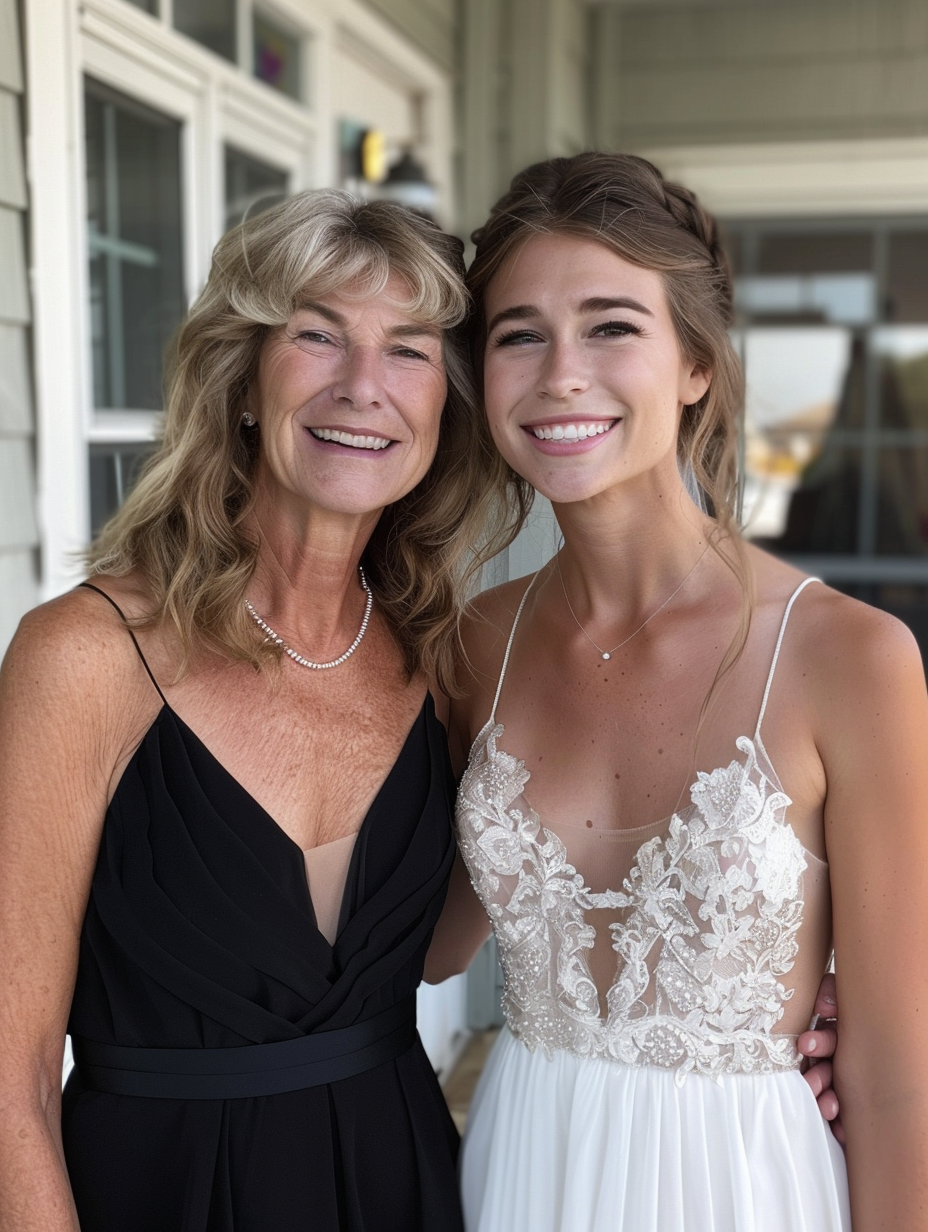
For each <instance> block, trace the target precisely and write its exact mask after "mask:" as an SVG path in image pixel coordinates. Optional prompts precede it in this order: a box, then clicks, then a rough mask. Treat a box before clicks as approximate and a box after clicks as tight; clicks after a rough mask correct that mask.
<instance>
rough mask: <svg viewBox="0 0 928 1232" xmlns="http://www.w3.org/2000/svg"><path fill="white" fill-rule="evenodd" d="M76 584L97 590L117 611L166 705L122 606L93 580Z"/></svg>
mask: <svg viewBox="0 0 928 1232" xmlns="http://www.w3.org/2000/svg"><path fill="white" fill-rule="evenodd" d="M78 586H83V587H84V589H85V590H95V591H96V592H97V594H98V595H102V596H103V598H104V599H105V600H106V601H107V603H108V604H109V605H110V607H114V608H115V609H116V611H117V612H118V613H119V616H120V619H121V620H122V623H123V624H124V625H125V626H126V632H127V633H128V634H129V636H130V637H131V638H132V645H133V646H134V647H135V651H136V654H137V655H138V656H139V658H140V659H141V660H142V666H143V667H144V668H145V671H146V672H148V679H149V680H150V681H151V682H152V684H153V685H154V686H155V692H156V693H157V694H158V696H159V697H160V698H161V700H162V701H163V702H164V704H165V705H166V706H167V705H168V699H167V698H166V697H165V696H164V694H163V693H162V692H161V686H160V685H159V684H158V681H157V680H156V679H155V676H154V672H152V670H151V668H150V667H149V666H148V660H147V659H146V658H145V656H144V655H143V654H142V647H141V646H140V645H139V643H138V638H137V637H136V636H135V634H134V633H133V632H132V629H131V627H130V625H129V622H128V620H127V619H126V614H125V612H124V611H123V610H122V608H121V607H120V606H119V604H118V603H117V602H116V600H115V599H111V598H110V596H109V595H108V594H107V593H106V591H105V590H101V589H100V587H99V586H94V584H93V582H78ZM168 708H169V709H170V707H168Z"/></svg>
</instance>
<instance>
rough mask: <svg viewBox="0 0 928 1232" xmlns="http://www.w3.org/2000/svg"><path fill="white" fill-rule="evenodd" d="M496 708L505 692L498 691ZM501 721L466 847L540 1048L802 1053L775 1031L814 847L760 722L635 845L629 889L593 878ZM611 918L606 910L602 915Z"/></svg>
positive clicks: (678, 1066)
mask: <svg viewBox="0 0 928 1232" xmlns="http://www.w3.org/2000/svg"><path fill="white" fill-rule="evenodd" d="M494 710H495V707H494ZM502 734H503V727H502V724H499V723H496V722H494V721H493V720H492V719H491V721H490V722H489V723H488V724H487V725H486V726H485V727H484V728H483V730H482V731H481V733H480V734H479V735H478V737H477V739H476V741H475V743H474V746H473V749H472V750H471V757H470V762H469V764H468V768H467V771H466V772H465V774H464V777H463V780H462V783H461V789H460V793H459V798H458V813H457V816H458V832H459V841H460V846H461V851H462V853H463V855H464V859H465V861H466V863H467V866H468V869H469V871H470V876H471V879H472V881H473V884H474V887H475V889H476V891H477V894H478V895H479V897H480V899H481V900H482V902H483V904H484V906H485V907H486V910H487V912H488V913H489V915H490V918H491V920H492V922H493V926H494V929H495V932H496V937H497V942H498V946H499V954H500V961H501V963H502V967H503V972H504V976H505V989H504V993H503V1011H504V1014H505V1017H506V1021H507V1023H508V1025H509V1028H510V1030H511V1031H512V1032H513V1034H514V1035H515V1036H517V1037H518V1038H519V1039H520V1040H521V1041H522V1042H523V1043H524V1044H525V1045H526V1046H527V1047H528V1048H530V1049H533V1050H534V1049H536V1048H541V1049H543V1050H544V1052H545V1053H547V1054H549V1055H550V1054H552V1053H554V1052H555V1051H558V1050H566V1051H569V1052H572V1053H575V1054H577V1055H579V1056H583V1057H587V1056H598V1057H604V1058H612V1059H614V1060H616V1061H620V1062H623V1063H625V1064H629V1065H657V1066H663V1067H666V1068H673V1069H675V1070H676V1078H677V1081H678V1082H680V1083H682V1082H683V1080H684V1079H685V1077H686V1075H687V1074H688V1073H690V1072H696V1073H700V1074H706V1075H710V1076H718V1075H720V1074H723V1073H761V1072H763V1073H768V1072H772V1071H776V1070H782V1069H791V1068H795V1067H796V1066H797V1065H798V1063H799V1057H798V1054H797V1052H796V1047H795V1037H794V1036H792V1035H786V1034H775V1033H774V1028H775V1026H776V1025H777V1023H778V1021H779V1020H780V1018H781V1017H782V1015H783V1010H784V1006H785V1004H786V1002H787V1001H788V1000H789V998H790V997H791V996H792V990H791V989H788V988H787V987H786V986H785V985H784V984H783V982H782V980H781V977H782V976H784V975H786V974H787V973H788V972H789V971H790V970H791V968H792V966H793V963H794V960H795V958H796V954H797V949H798V945H797V933H798V931H799V927H800V924H801V922H802V915H803V899H802V875H803V872H804V870H805V868H806V857H805V852H804V849H803V847H802V845H801V844H800V842H799V839H798V838H797V836H796V834H795V832H794V831H793V829H792V827H791V826H790V824H789V823H788V821H787V820H786V816H785V814H786V809H787V807H788V806H789V804H790V800H789V798H788V797H787V796H786V795H785V794H784V793H783V791H782V790H780V787H779V784H778V782H777V781H776V778H775V774H774V772H773V769H772V767H771V766H770V765H769V762H768V761H767V758H766V754H765V753H764V750H763V745H762V743H761V742H760V738H759V733H758V734H757V735H756V737H755V739H754V740H751V739H748V738H747V737H741V738H740V739H739V740H738V741H737V747H738V750H739V751H740V753H741V754H742V755H743V761H741V760H737V759H736V760H733V761H732V762H731V763H730V765H728V766H724V767H719V768H718V769H716V770H713V771H712V772H711V773H702V772H701V773H700V774H699V775H698V777H697V780H696V782H695V783H694V784H693V785H692V787H691V788H690V797H691V803H690V805H689V806H688V807H686V808H685V809H682V810H680V811H679V812H677V813H675V814H674V815H673V817H672V818H671V819H670V821H669V822H668V823H667V824H666V826H665V827H664V828H663V833H659V834H657V835H656V836H655V837H652V838H650V839H648V840H646V841H645V842H643V843H642V844H641V846H640V847H639V848H638V850H637V851H636V852H635V854H634V857H633V859H632V862H631V868H630V872H629V874H628V876H627V877H626V878H625V880H624V883H623V884H622V887H621V889H616V890H611V889H610V890H607V891H605V892H593V891H592V890H591V889H590V888H589V887H588V885H587V883H586V881H585V880H584V878H583V876H582V875H581V874H580V873H579V872H578V871H577V870H576V868H575V867H574V866H573V865H572V864H571V863H570V861H569V859H568V854H567V849H566V847H565V845H564V843H563V842H562V841H561V839H560V838H558V836H557V835H556V834H554V833H552V831H551V830H549V829H546V828H545V827H544V826H543V825H542V824H541V822H540V821H539V818H538V815H537V814H536V813H535V811H534V810H533V809H532V808H531V806H530V805H529V804H528V803H527V801H526V800H525V798H524V796H523V795H522V792H523V789H524V787H525V784H526V783H527V781H528V779H529V777H530V776H529V774H528V771H527V770H526V769H525V763H524V762H523V761H520V760H518V759H517V758H515V757H512V756H510V755H509V754H507V753H505V752H503V751H501V750H500V749H498V748H497V740H498V739H500V738H501V736H502ZM600 908H608V909H609V910H610V912H613V913H614V921H613V922H611V923H610V924H609V926H608V927H609V932H610V934H611V938H612V948H613V950H614V951H615V953H616V956H617V958H616V974H615V978H614V982H613V983H612V985H611V987H610V988H609V989H608V992H607V993H606V1010H607V1012H606V1014H605V1016H604V1015H603V1014H602V1013H601V1010H600V1001H599V993H598V990H597V988H596V985H595V983H594V981H593V979H592V977H591V975H590V969H589V965H588V961H587V956H588V954H589V952H590V950H591V949H592V947H593V945H594V943H595V941H596V931H595V928H594V926H593V925H592V924H591V923H590V921H589V920H588V919H587V913H589V912H591V911H595V910H597V909H600ZM600 918H601V917H600Z"/></svg>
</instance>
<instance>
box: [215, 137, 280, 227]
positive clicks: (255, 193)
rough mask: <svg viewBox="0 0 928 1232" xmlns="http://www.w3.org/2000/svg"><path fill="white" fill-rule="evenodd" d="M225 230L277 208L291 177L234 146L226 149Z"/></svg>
mask: <svg viewBox="0 0 928 1232" xmlns="http://www.w3.org/2000/svg"><path fill="white" fill-rule="evenodd" d="M225 175H226V194H225V201H226V230H228V229H229V228H230V227H235V226H238V224H239V223H240V222H242V220H243V219H244V218H245V217H246V216H248V217H250V216H251V215H253V214H260V213H261V211H262V210H266V209H268V208H269V207H270V206H272V205H276V204H277V202H278V201H280V200H281V199H282V198H283V197H285V196H286V195H287V190H288V186H289V180H290V177H289V176H288V174H287V172H286V171H282V170H281V169H280V168H279V167H272V166H270V164H269V163H263V162H261V161H260V160H259V159H257V158H252V156H251V155H250V154H244V153H243V152H242V151H241V150H236V149H235V148H234V147H233V146H226V149H225Z"/></svg>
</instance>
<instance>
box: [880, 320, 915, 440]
mask: <svg viewBox="0 0 928 1232" xmlns="http://www.w3.org/2000/svg"><path fill="white" fill-rule="evenodd" d="M874 341H875V346H876V351H877V354H878V355H879V360H880V423H881V425H882V426H883V427H884V428H901V429H903V430H905V429H915V430H921V431H925V430H926V429H928V325H922V326H917V325H910V326H908V327H906V326H902V327H900V328H898V329H881V330H878V331H877V332H876V335H875V340H874Z"/></svg>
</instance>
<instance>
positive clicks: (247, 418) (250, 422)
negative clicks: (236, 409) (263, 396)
mask: <svg viewBox="0 0 928 1232" xmlns="http://www.w3.org/2000/svg"><path fill="white" fill-rule="evenodd" d="M242 423H243V424H244V426H245V427H246V428H255V427H257V426H258V421H257V419H255V417H254V415H252V413H251V411H245V412H244V414H243V415H242Z"/></svg>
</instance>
